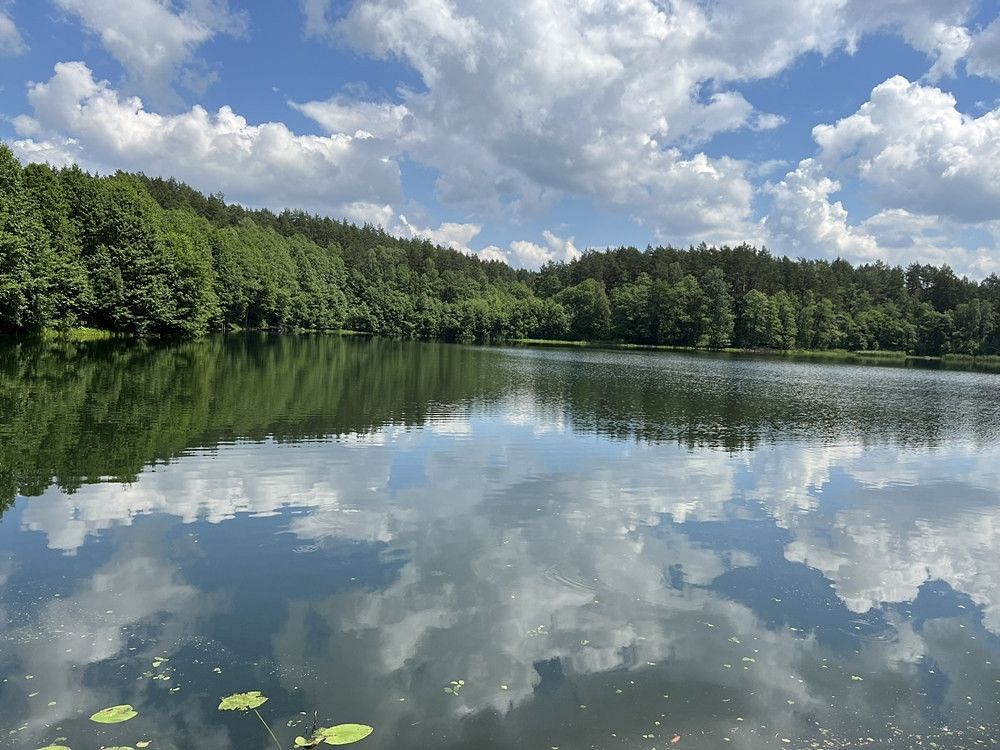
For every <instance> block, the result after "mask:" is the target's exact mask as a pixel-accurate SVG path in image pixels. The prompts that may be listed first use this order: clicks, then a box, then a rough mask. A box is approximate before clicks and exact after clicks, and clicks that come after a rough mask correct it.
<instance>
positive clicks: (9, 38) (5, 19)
mask: <svg viewBox="0 0 1000 750" xmlns="http://www.w3.org/2000/svg"><path fill="white" fill-rule="evenodd" d="M27 49H28V46H27V45H26V44H25V43H24V39H23V38H22V37H21V32H20V31H18V30H17V25H16V24H15V23H14V19H13V18H11V17H10V15H9V14H7V13H6V12H4V10H3V8H0V57H16V56H17V55H20V54H22V53H23V52H25V51H26V50H27Z"/></svg>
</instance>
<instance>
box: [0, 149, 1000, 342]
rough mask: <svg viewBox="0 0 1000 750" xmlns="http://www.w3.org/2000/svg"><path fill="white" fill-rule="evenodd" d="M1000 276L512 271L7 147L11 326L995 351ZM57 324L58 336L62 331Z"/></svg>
mask: <svg viewBox="0 0 1000 750" xmlns="http://www.w3.org/2000/svg"><path fill="white" fill-rule="evenodd" d="M998 312H1000V279H998V277H997V276H995V275H994V276H990V277H989V278H987V279H985V280H984V281H982V282H981V283H977V282H973V281H970V280H968V279H964V278H959V277H957V276H956V275H955V273H954V272H953V271H952V270H951V269H950V268H948V267H947V266H944V267H940V268H936V267H933V266H927V265H918V264H914V265H911V266H909V267H908V268H906V269H903V268H900V267H891V266H888V265H885V264H883V263H874V264H867V265H861V266H857V267H855V266H852V265H851V264H850V263H848V262H846V261H844V260H839V259H838V260H834V261H826V260H806V259H799V260H791V259H789V258H786V257H782V258H779V257H775V256H772V255H771V254H770V253H769V252H768V251H767V250H766V249H757V248H754V247H750V246H747V245H741V246H738V247H718V248H716V247H707V246H705V245H702V246H700V247H697V248H689V249H686V250H684V249H678V248H673V247H655V248H654V247H648V248H646V249H645V250H639V249H637V248H633V247H620V248H617V249H609V250H606V251H590V252H587V253H585V254H584V255H583V256H582V257H580V258H579V259H577V260H574V261H572V262H569V263H550V264H548V265H546V266H544V267H543V268H542V269H541V270H540V271H526V270H514V269H512V268H510V267H509V266H507V265H505V264H503V263H501V262H498V261H485V260H481V259H479V258H476V257H470V256H468V255H465V254H463V253H461V252H458V251H455V250H448V249H444V248H441V247H437V246H435V245H432V244H431V243H429V242H427V241H423V240H402V239H397V238H394V237H391V236H390V235H388V234H387V233H385V232H384V231H383V230H381V229H376V228H373V227H370V226H364V227H356V226H353V225H351V224H348V223H346V222H339V221H335V220H332V219H329V218H322V217H317V216H311V215H308V214H305V213H302V212H296V211H285V212H283V213H280V214H275V213H273V212H271V211H267V210H247V209H245V208H242V207H241V206H238V205H233V204H227V203H226V202H225V201H224V200H223V198H222V196H220V195H212V196H205V195H202V194H201V193H199V192H197V191H195V190H193V189H192V188H189V187H187V186H186V185H183V184H180V183H178V182H175V181H173V180H163V179H158V178H157V179H152V178H148V177H145V176H143V175H132V174H124V173H119V174H116V175H113V176H110V177H97V176H93V175H89V174H87V173H85V172H83V171H82V170H80V169H79V168H77V167H70V168H65V169H53V168H51V167H49V166H47V165H43V164H30V165H28V166H26V167H22V166H21V165H20V164H19V163H18V161H17V160H16V159H15V158H14V156H13V154H12V153H11V152H10V150H9V149H8V148H7V147H6V146H3V145H0V331H6V332H8V333H17V334H32V333H46V332H51V331H71V330H74V329H77V328H80V327H87V328H89V329H90V330H89V332H88V333H86V334H84V336H86V337H92V336H106V335H108V332H111V333H124V334H131V335H142V336H149V335H159V336H171V337H186V338H190V337H196V336H200V335H202V334H204V333H206V332H209V331H213V330H233V329H248V328H250V329H270V330H295V329H311V330H332V329H341V328H347V329H350V330H354V331H362V332H369V333H375V334H382V335H390V336H402V337H412V338H438V339H444V340H454V341H480V342H495V341H510V340H521V339H545V340H577V341H612V342H624V343H632V344H641V345H668V346H680V347H693V348H713V349H723V348H727V347H736V348H752V349H774V350H797V349H801V350H837V349H843V350H849V351H868V352H876V351H877V352H882V351H891V352H909V353H911V354H915V355H919V356H940V355H945V354H960V355H967V356H980V355H996V354H1000V326H998V317H997V316H998ZM49 335H51V334H49Z"/></svg>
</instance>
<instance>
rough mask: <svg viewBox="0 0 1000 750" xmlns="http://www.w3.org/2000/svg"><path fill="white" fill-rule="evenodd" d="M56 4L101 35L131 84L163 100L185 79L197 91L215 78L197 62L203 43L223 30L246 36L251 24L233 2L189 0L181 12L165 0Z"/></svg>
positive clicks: (171, 98) (171, 97)
mask: <svg viewBox="0 0 1000 750" xmlns="http://www.w3.org/2000/svg"><path fill="white" fill-rule="evenodd" d="M54 2H55V3H56V5H57V6H58V7H59V8H61V9H62V10H64V11H65V12H66V13H68V14H71V15H73V16H75V17H76V18H77V19H79V21H80V23H81V24H82V25H83V27H84V28H85V29H87V31H89V32H90V33H92V34H95V35H97V36H98V37H100V40H101V44H102V45H103V46H104V48H105V49H106V50H107V51H108V52H109V53H110V54H111V56H112V57H114V58H115V59H116V60H117V61H118V62H119V63H121V64H122V66H123V67H124V68H125V70H126V71H127V73H128V78H129V80H130V82H131V83H132V84H134V85H135V86H136V87H138V88H139V90H141V91H142V92H143V93H144V94H146V95H148V96H150V97H151V98H153V100H154V101H157V102H159V103H167V102H175V101H176V95H175V94H174V93H173V91H172V89H171V86H172V84H173V83H174V82H175V81H176V80H177V79H178V78H179V77H182V78H183V80H184V82H185V83H186V84H187V85H186V87H187V88H192V89H194V90H197V89H198V88H200V87H202V86H203V85H204V84H205V83H206V82H210V81H211V80H212V74H211V72H206V71H205V70H203V69H201V68H200V67H199V65H198V64H197V63H195V61H194V55H195V52H196V51H197V49H198V47H200V46H201V45H203V44H205V43H206V42H207V41H209V40H210V39H212V38H213V37H215V36H216V35H218V34H229V35H236V36H238V35H241V34H243V33H244V32H245V30H246V25H247V17H246V14H245V13H242V12H233V11H231V10H230V8H229V3H228V0H187V2H185V3H184V5H183V6H182V7H181V8H180V9H179V10H177V11H175V10H174V8H173V4H172V3H164V2H160V1H159V0H132V1H131V2H128V3H121V2H118V0H54Z"/></svg>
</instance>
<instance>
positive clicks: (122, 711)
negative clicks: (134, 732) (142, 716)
mask: <svg viewBox="0 0 1000 750" xmlns="http://www.w3.org/2000/svg"><path fill="white" fill-rule="evenodd" d="M138 715H139V712H138V711H136V710H135V709H134V708H132V706H129V705H124V706H111V707H110V708H105V709H104V710H102V711H98V712H97V713H96V714H94V715H93V716H91V717H90V720H91V721H94V722H97V723H98V724H121V723H122V722H123V721H128V720H129V719H134V718H135V717H136V716H138Z"/></svg>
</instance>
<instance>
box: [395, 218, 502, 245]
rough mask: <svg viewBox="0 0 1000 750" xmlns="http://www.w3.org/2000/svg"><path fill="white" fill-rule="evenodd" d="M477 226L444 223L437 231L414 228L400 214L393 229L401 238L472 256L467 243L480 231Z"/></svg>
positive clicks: (480, 228) (479, 226)
mask: <svg viewBox="0 0 1000 750" xmlns="http://www.w3.org/2000/svg"><path fill="white" fill-rule="evenodd" d="M482 229H483V228H482V226H481V225H479V224H457V223H453V222H445V223H443V224H441V225H440V226H439V227H438V228H437V229H429V228H426V229H424V228H420V227H415V226H413V224H411V223H410V222H409V221H407V219H406V217H405V216H403V215H402V214H400V216H399V223H398V224H397V225H396V227H395V233H396V234H398V235H401V236H403V237H416V238H420V239H425V240H430V241H431V242H433V243H434V244H435V245H441V246H442V247H449V248H451V249H452V250H458V251H460V252H463V253H468V254H472V250H471V249H470V248H469V243H470V242H472V240H474V239H475V238H476V237H477V236H478V235H479V233H480V232H481V231H482Z"/></svg>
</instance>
